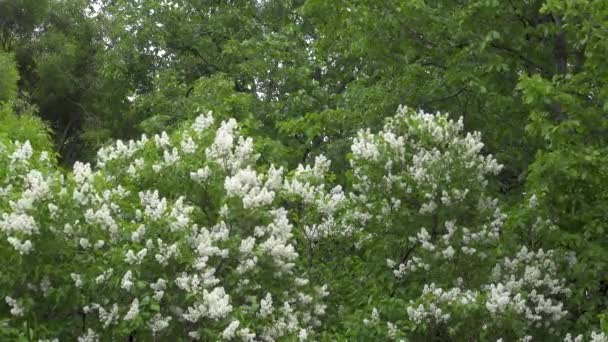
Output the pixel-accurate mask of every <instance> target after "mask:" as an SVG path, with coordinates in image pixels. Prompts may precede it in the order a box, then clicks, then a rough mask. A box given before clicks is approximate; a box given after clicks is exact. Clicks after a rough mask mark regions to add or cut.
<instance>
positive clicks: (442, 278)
mask: <svg viewBox="0 0 608 342" xmlns="http://www.w3.org/2000/svg"><path fill="white" fill-rule="evenodd" d="M482 149H483V143H482V142H481V136H480V134H479V133H478V132H475V133H467V134H463V123H462V118H461V119H460V120H458V121H453V120H451V119H449V117H448V116H447V115H443V114H437V115H432V114H427V113H424V112H414V111H411V110H408V109H407V108H401V109H400V110H399V112H398V113H397V115H395V116H394V117H392V118H389V119H388V120H387V122H386V125H385V126H384V128H383V130H382V131H381V132H379V133H377V134H372V133H371V132H369V131H360V132H359V134H358V136H357V137H356V138H355V139H354V141H353V144H352V159H351V165H352V172H353V186H352V187H353V193H352V194H350V198H351V199H352V204H353V209H352V211H351V212H350V213H349V215H351V216H352V217H353V218H356V219H357V224H356V226H358V227H359V229H358V230H356V231H357V234H355V235H356V241H357V242H356V245H357V247H358V248H359V249H361V250H363V253H362V255H363V257H362V259H363V262H364V263H366V264H367V267H368V268H369V269H370V270H377V269H381V268H382V265H385V267H386V268H385V269H386V270H387V271H386V272H390V273H392V279H390V278H388V279H386V278H385V276H382V275H379V278H377V280H376V282H375V285H374V286H370V287H372V288H375V289H376V291H377V293H373V294H372V296H373V298H374V300H370V301H369V304H367V305H366V306H365V309H363V310H364V312H366V314H365V318H364V319H363V321H364V322H365V323H366V326H367V330H366V331H363V330H365V329H363V330H357V332H356V334H357V335H361V334H370V333H371V335H370V337H371V336H375V337H374V338H378V336H383V338H389V339H398V338H401V337H407V338H411V339H413V340H418V339H427V340H445V339H448V340H452V339H456V340H477V339H480V338H481V339H483V340H488V339H494V340H496V339H499V338H505V339H507V340H514V339H518V338H521V339H524V340H529V339H531V338H533V337H535V338H541V339H542V340H545V339H548V338H559V336H563V335H560V333H564V334H565V332H564V328H565V327H564V324H563V321H564V320H565V319H567V317H568V311H567V310H566V309H565V308H564V303H563V301H564V300H565V299H567V298H568V297H569V295H570V294H571V291H570V289H569V288H568V287H567V286H566V284H565V280H564V279H563V278H562V277H560V269H563V268H562V266H564V263H562V261H565V260H562V258H557V256H556V255H555V253H554V252H553V251H547V252H545V251H543V250H542V249H539V250H535V251H529V250H528V249H527V248H525V247H523V248H521V249H520V250H519V251H517V250H514V251H513V253H514V255H513V256H510V249H509V241H508V239H505V238H504V236H503V233H504V232H503V231H504V229H505V219H506V215H505V214H504V213H503V212H502V211H501V209H500V207H499V205H498V199H496V198H493V197H492V196H491V195H490V193H491V188H490V185H489V181H488V180H489V177H490V176H493V175H496V174H498V173H499V172H500V170H501V168H502V166H501V165H499V164H498V163H497V161H496V160H495V159H494V158H493V157H492V156H484V155H483V154H482V153H481V151H482ZM370 272H373V271H370ZM383 279H386V281H385V282H384V284H382V281H383ZM370 281H374V280H373V279H370ZM378 283H380V285H379V284H378ZM370 312H371V313H372V315H371V317H370V316H369V313H370ZM357 318H360V317H359V316H355V319H357Z"/></svg>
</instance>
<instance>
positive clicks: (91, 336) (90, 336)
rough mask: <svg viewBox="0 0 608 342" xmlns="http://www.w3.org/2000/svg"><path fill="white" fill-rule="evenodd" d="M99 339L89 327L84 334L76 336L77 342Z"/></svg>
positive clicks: (93, 341) (91, 341) (95, 341)
mask: <svg viewBox="0 0 608 342" xmlns="http://www.w3.org/2000/svg"><path fill="white" fill-rule="evenodd" d="M97 341H99V335H97V333H95V331H94V330H93V329H91V328H89V329H88V330H87V332H86V334H84V335H81V336H79V337H78V342H97Z"/></svg>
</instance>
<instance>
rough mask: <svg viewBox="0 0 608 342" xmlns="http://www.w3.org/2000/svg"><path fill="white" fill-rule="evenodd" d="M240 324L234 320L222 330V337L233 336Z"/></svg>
mask: <svg viewBox="0 0 608 342" xmlns="http://www.w3.org/2000/svg"><path fill="white" fill-rule="evenodd" d="M239 325H240V322H239V321H232V322H231V323H230V324H229V325H228V326H227V327H226V329H224V331H223V332H222V337H223V338H225V339H227V340H229V339H231V338H233V337H234V336H235V334H236V330H237V329H238V328H239Z"/></svg>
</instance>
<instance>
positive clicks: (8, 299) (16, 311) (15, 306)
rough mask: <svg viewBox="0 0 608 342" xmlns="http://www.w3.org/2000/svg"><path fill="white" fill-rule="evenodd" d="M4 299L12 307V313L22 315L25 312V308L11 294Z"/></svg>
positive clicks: (16, 315) (17, 315)
mask: <svg viewBox="0 0 608 342" xmlns="http://www.w3.org/2000/svg"><path fill="white" fill-rule="evenodd" d="M4 301H5V302H6V304H8V305H9V306H10V307H11V315H13V316H15V317H22V316H23V314H24V313H25V309H24V308H23V306H21V305H20V304H19V303H18V302H17V301H16V300H15V299H13V298H11V297H10V296H6V297H4Z"/></svg>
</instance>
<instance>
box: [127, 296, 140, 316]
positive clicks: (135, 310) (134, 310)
mask: <svg viewBox="0 0 608 342" xmlns="http://www.w3.org/2000/svg"><path fill="white" fill-rule="evenodd" d="M137 315H139V299H137V298H135V299H133V302H131V306H130V307H129V312H127V314H126V315H125V317H124V320H125V321H130V320H133V319H135V318H136V317H137Z"/></svg>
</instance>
